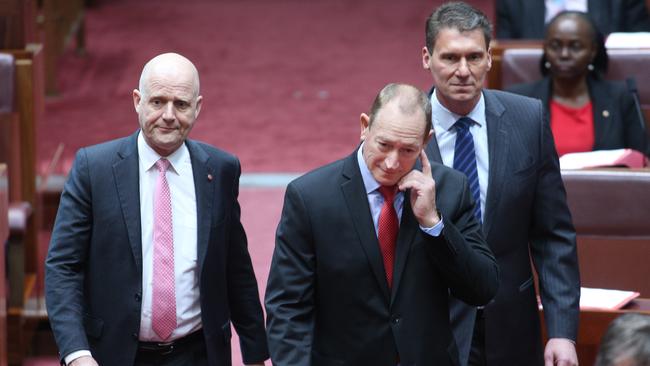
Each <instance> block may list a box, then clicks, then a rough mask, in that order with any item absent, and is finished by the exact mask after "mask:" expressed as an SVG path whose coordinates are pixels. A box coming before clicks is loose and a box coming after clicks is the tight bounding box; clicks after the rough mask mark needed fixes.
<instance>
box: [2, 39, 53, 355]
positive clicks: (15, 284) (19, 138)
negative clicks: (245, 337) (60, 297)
mask: <svg viewBox="0 0 650 366" xmlns="http://www.w3.org/2000/svg"><path fill="white" fill-rule="evenodd" d="M41 50H42V48H41V47H40V46H38V45H30V46H28V47H27V48H26V49H21V50H0V53H3V54H8V55H10V56H11V57H12V58H13V71H12V73H13V78H12V81H13V83H12V85H13V97H12V99H13V102H12V103H11V106H12V108H11V110H9V111H4V112H3V113H0V143H2V144H1V145H0V162H5V163H7V164H8V170H9V177H10V178H9V184H8V185H9V186H8V195H9V197H8V198H9V199H8V201H9V214H8V218H9V228H10V231H9V234H10V236H9V241H8V248H7V255H8V263H9V268H8V272H9V276H8V279H9V281H8V283H9V298H8V301H7V303H8V319H7V322H8V325H7V327H8V330H9V334H11V335H12V336H11V337H9V338H8V351H9V355H8V356H9V363H10V364H20V362H21V361H22V359H23V357H24V355H25V353H26V351H27V344H29V339H30V337H31V333H32V330H31V328H33V324H35V323H34V321H32V319H31V318H33V316H32V315H31V314H33V313H34V312H33V311H32V309H33V308H34V304H39V303H41V304H42V303H43V301H42V293H43V289H42V282H43V281H42V279H39V278H37V273H38V267H39V266H40V265H41V264H40V263H39V255H38V242H37V239H38V228H39V226H40V225H39V218H40V216H39V214H38V199H37V195H36V163H35V151H36V141H35V130H36V125H37V123H38V121H39V120H40V118H41V116H42V113H43V106H44V105H43V72H42V57H43V56H42V52H41ZM28 306H29V307H31V308H30V309H28ZM28 314H29V315H28Z"/></svg>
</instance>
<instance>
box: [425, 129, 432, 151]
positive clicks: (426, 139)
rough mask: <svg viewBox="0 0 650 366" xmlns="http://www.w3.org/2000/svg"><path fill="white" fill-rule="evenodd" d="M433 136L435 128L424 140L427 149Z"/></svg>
mask: <svg viewBox="0 0 650 366" xmlns="http://www.w3.org/2000/svg"><path fill="white" fill-rule="evenodd" d="M431 136H433V128H431V129H430V130H429V134H428V135H427V136H426V137H425V138H424V146H425V147H426V146H427V145H428V144H429V141H431Z"/></svg>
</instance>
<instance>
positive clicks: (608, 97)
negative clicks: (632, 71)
mask: <svg viewBox="0 0 650 366" xmlns="http://www.w3.org/2000/svg"><path fill="white" fill-rule="evenodd" d="M587 82H588V85H589V94H590V97H591V102H592V103H593V118H594V135H595V136H594V137H595V140H594V146H593V150H609V149H622V148H630V149H635V150H638V151H641V152H645V151H646V138H645V136H646V134H645V131H644V130H643V128H642V124H645V121H639V114H638V112H637V110H636V107H635V105H634V99H633V98H632V94H630V92H629V90H628V89H627V86H626V85H625V83H624V82H620V81H609V80H601V79H595V78H591V77H590V78H588V79H587ZM508 90H509V91H511V92H513V93H517V94H521V95H525V96H528V97H531V98H537V99H541V101H542V104H543V105H544V108H545V110H546V113H547V115H550V111H549V108H550V107H549V102H550V100H551V98H552V97H551V91H552V86H551V79H550V77H545V78H544V79H542V80H539V81H536V82H534V83H526V84H519V85H514V86H512V87H511V88H509V89H508ZM552 118H553V116H551V119H552Z"/></svg>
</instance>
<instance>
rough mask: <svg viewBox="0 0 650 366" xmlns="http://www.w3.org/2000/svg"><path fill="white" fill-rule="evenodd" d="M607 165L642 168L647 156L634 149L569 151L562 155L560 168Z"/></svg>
mask: <svg viewBox="0 0 650 366" xmlns="http://www.w3.org/2000/svg"><path fill="white" fill-rule="evenodd" d="M607 166H626V167H628V168H642V167H643V166H645V156H643V154H642V153H640V152H638V151H636V150H632V149H614V150H596V151H586V152H579V153H569V154H564V155H562V156H561V157H560V169H585V168H596V167H607Z"/></svg>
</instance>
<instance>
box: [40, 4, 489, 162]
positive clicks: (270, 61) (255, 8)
mask: <svg viewBox="0 0 650 366" xmlns="http://www.w3.org/2000/svg"><path fill="white" fill-rule="evenodd" d="M473 2H474V3H478V4H482V3H485V2H487V1H473ZM99 3H100V4H99V6H97V7H95V8H92V9H89V10H88V11H87V12H86V19H87V20H86V32H87V42H86V43H87V55H86V56H85V57H78V56H76V55H75V54H74V53H73V52H72V51H69V52H68V53H66V54H65V55H64V57H63V59H62V60H61V62H60V64H59V65H60V68H59V69H60V70H61V71H60V72H59V74H58V87H59V90H60V94H59V95H58V96H57V97H53V98H49V99H48V101H47V105H46V110H45V119H44V121H43V123H42V126H41V127H40V128H39V129H38V136H37V141H38V159H39V169H40V170H41V171H44V170H45V167H46V166H47V162H48V161H49V159H50V158H51V157H52V155H53V153H54V151H55V149H56V147H57V146H58V144H59V143H61V142H62V143H64V144H65V151H64V155H63V159H62V164H60V166H59V168H58V171H57V172H58V173H63V174H65V173H66V172H67V171H68V169H69V166H70V162H71V159H72V158H73V156H74V152H75V151H76V150H77V149H78V148H80V147H82V146H85V145H89V144H95V143H99V142H102V141H105V140H108V139H112V138H116V137H120V136H124V135H127V134H130V133H132V132H133V131H135V129H136V128H137V120H136V115H135V111H134V110H133V103H132V99H131V92H132V90H133V89H134V88H136V87H137V81H138V78H139V74H140V71H141V68H142V66H143V65H144V63H145V62H146V61H147V60H149V59H150V58H151V57H153V56H154V55H156V54H158V53H162V52H167V51H176V52H180V53H182V54H185V55H187V56H188V57H189V58H190V59H191V60H193V61H194V62H195V63H196V65H197V67H198V69H199V72H200V74H201V81H202V94H203V95H204V98H205V102H204V107H203V111H202V114H201V116H200V117H199V120H198V122H197V125H196V128H195V129H194V131H192V134H191V136H192V137H193V138H195V139H200V140H204V141H206V142H209V143H212V144H214V145H217V146H220V147H222V148H224V149H226V150H228V151H231V152H233V153H235V154H236V155H238V156H239V157H240V158H241V160H242V164H243V171H244V173H247V172H272V171H283V172H303V171H306V170H309V169H311V168H313V167H316V166H318V165H322V164H324V163H326V162H329V161H331V160H333V159H336V158H339V157H342V156H344V155H346V154H347V153H348V152H349V151H350V150H351V148H352V147H353V146H354V145H355V143H356V142H357V141H358V134H359V114H360V113H361V112H364V111H366V109H367V108H369V106H370V104H371V102H372V99H373V98H374V96H375V94H376V93H377V91H378V90H379V89H380V88H381V87H382V86H383V85H385V84H386V83H389V82H394V81H401V82H408V83H412V84H415V85H416V86H419V87H421V88H428V87H429V84H430V79H431V78H430V76H429V75H427V73H426V72H425V71H424V70H423V69H422V67H421V62H420V57H421V56H420V54H421V48H422V46H423V44H424V20H425V19H426V17H427V16H428V14H429V13H430V12H431V11H432V9H433V8H434V7H435V6H436V5H437V4H439V3H441V1H429V0H411V1H406V2H398V1H389V0H372V1H371V0H309V1H299V0H276V1H268V0H242V1H216V0H210V1H208V0H185V1H183V2H182V6H180V5H179V3H178V1H174V0H104V1H99ZM487 3H490V2H487ZM481 7H482V8H484V9H483V10H484V11H486V12H488V14H490V13H491V10H492V9H491V8H489V7H486V6H481Z"/></svg>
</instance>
